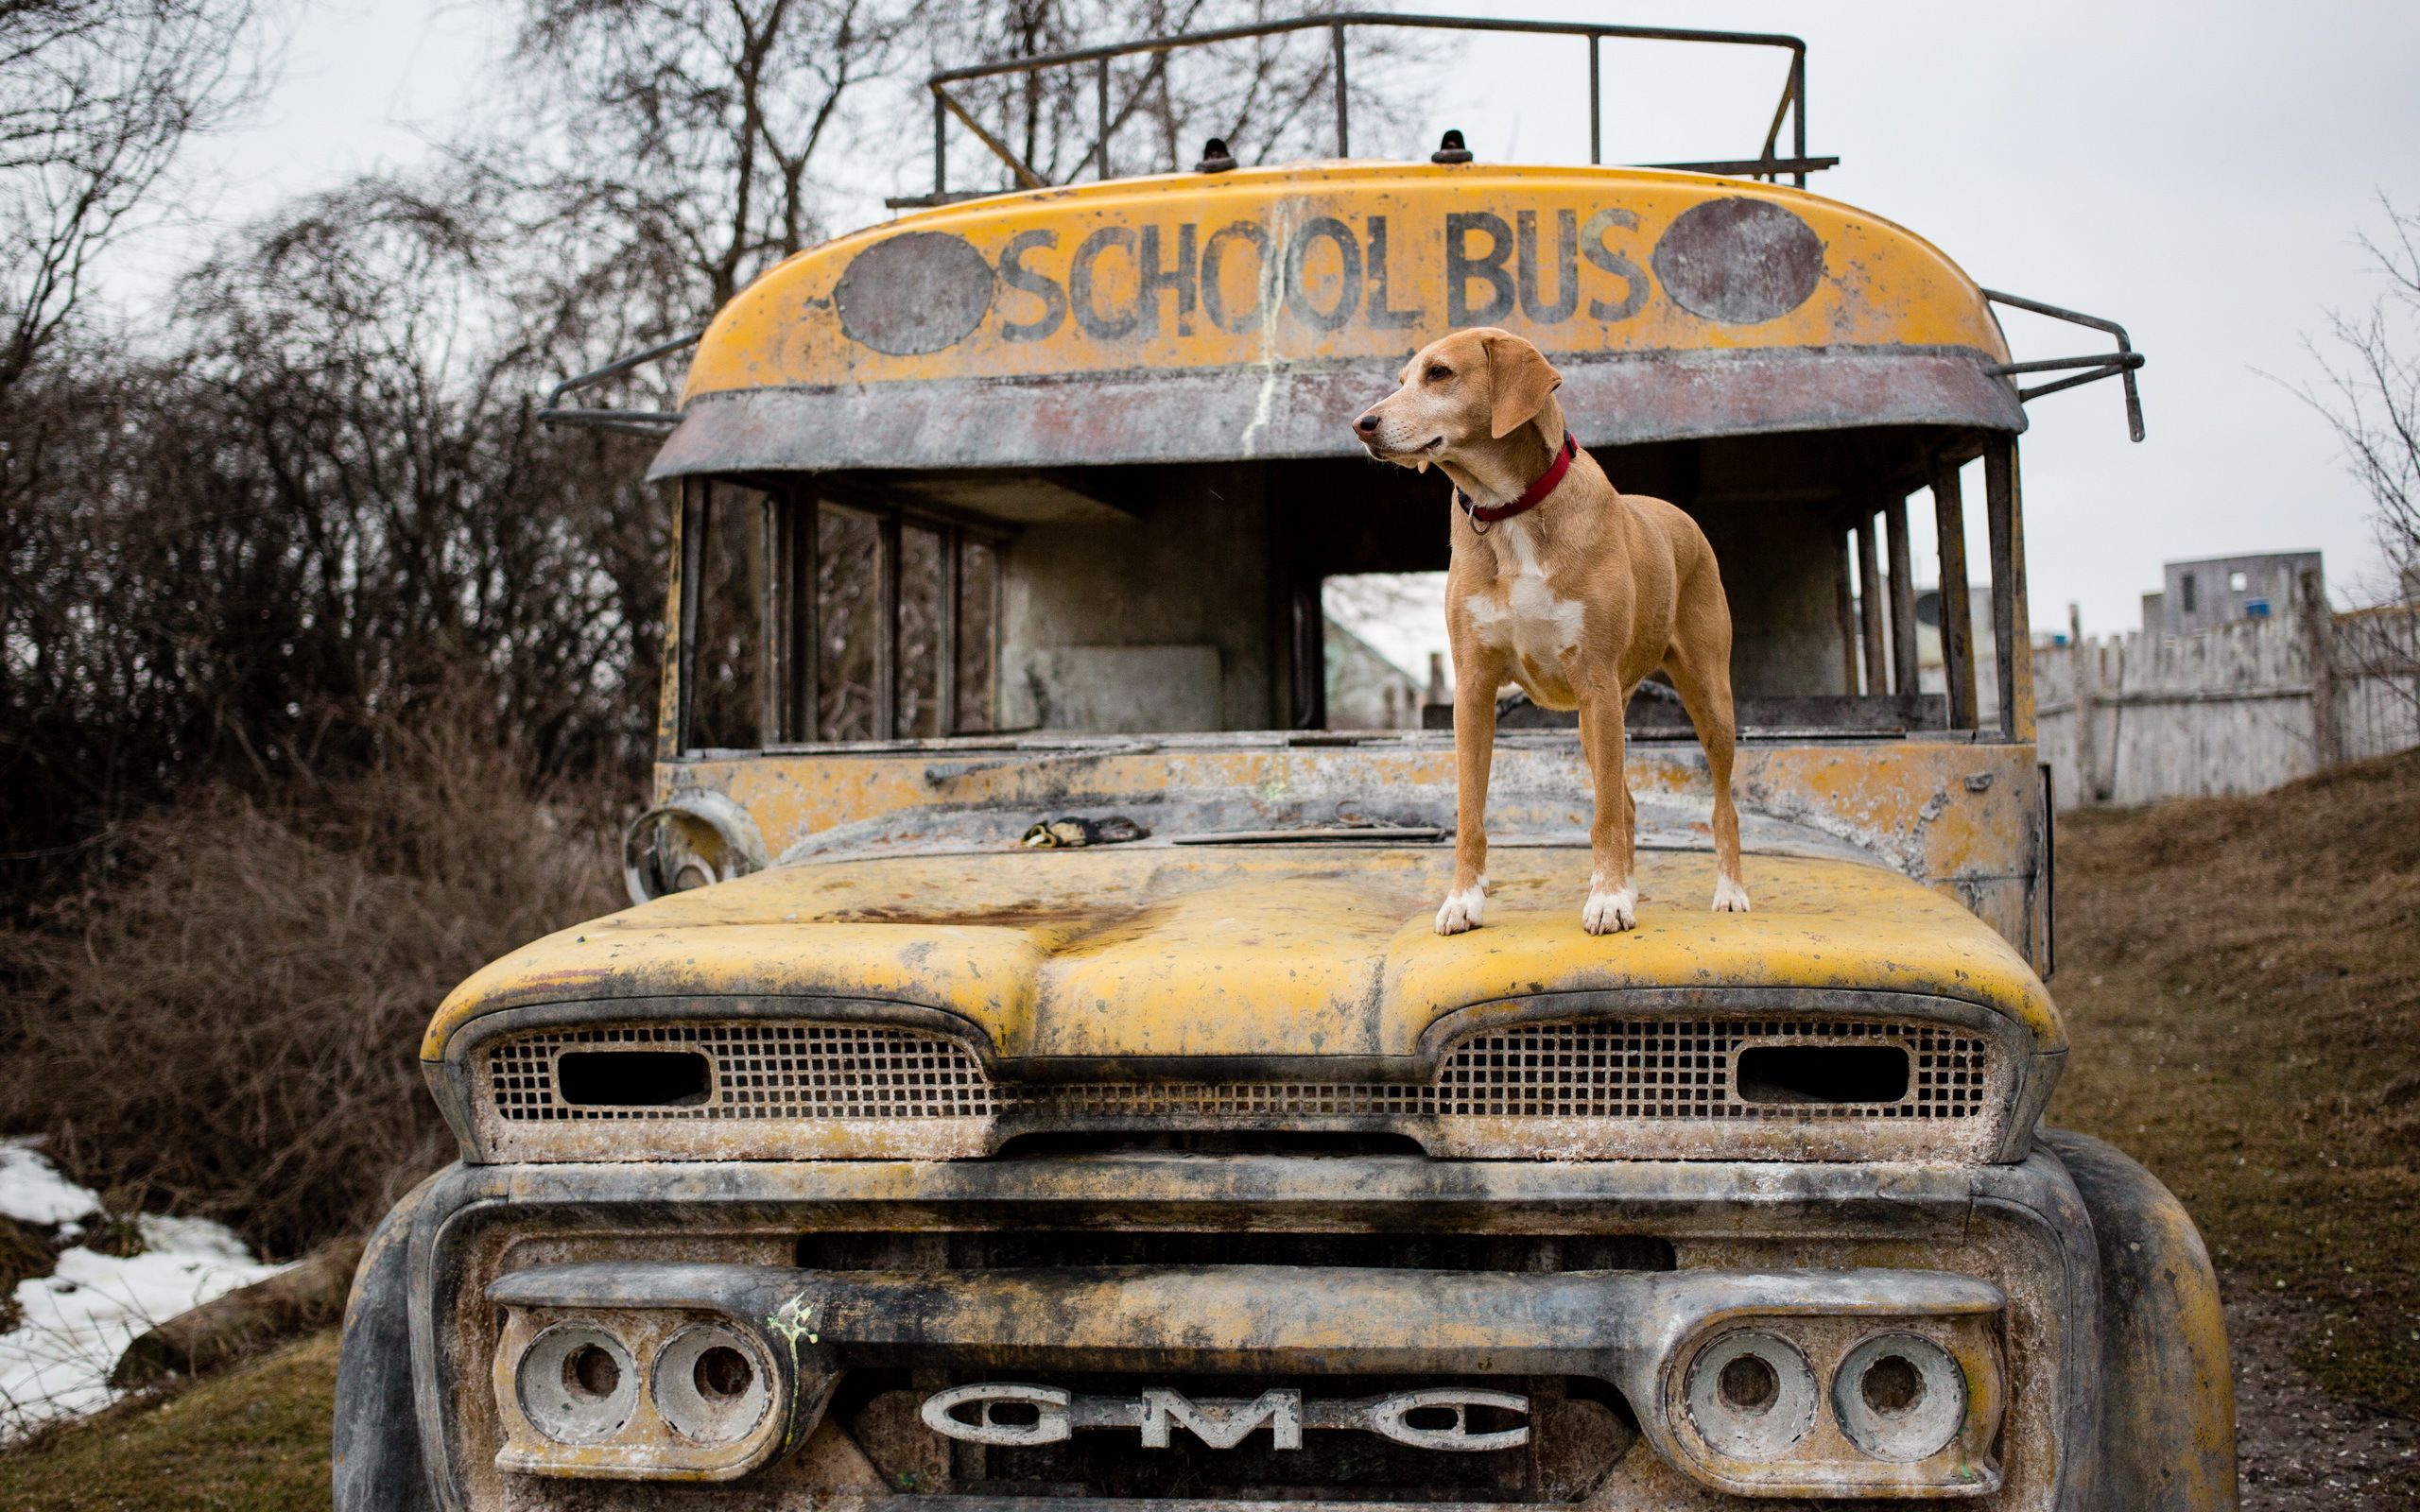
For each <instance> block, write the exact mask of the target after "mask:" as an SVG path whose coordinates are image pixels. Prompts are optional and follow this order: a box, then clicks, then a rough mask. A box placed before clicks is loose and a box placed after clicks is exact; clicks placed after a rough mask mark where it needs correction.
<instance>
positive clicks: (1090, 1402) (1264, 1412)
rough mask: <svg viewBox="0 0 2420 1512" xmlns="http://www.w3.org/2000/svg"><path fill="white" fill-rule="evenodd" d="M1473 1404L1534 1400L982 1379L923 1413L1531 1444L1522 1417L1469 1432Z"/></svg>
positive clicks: (1504, 1394)
mask: <svg viewBox="0 0 2420 1512" xmlns="http://www.w3.org/2000/svg"><path fill="white" fill-rule="evenodd" d="M1011 1402H1014V1403H1020V1404H1023V1405H1025V1406H1026V1407H1028V1408H1029V1409H1030V1410H1031V1411H1032V1412H1033V1413H1034V1414H1035V1417H1034V1420H1033V1421H1032V1422H1030V1423H1016V1422H999V1421H995V1420H994V1417H993V1412H992V1409H993V1407H994V1405H995V1404H1005V1403H1011ZM967 1406H973V1407H975V1408H976V1409H977V1417H976V1418H975V1419H974V1420H971V1421H970V1420H969V1419H967V1418H964V1417H959V1416H958V1415H957V1409H959V1408H960V1407H967ZM1474 1407H1491V1408H1495V1409H1498V1410H1501V1411H1504V1412H1511V1413H1519V1414H1522V1415H1524V1416H1526V1415H1527V1414H1528V1413H1529V1410H1530V1399H1529V1398H1527V1397H1522V1396H1515V1395H1514V1394H1513V1393H1511V1392H1509V1391H1483V1390H1478V1389H1477V1388H1473V1387H1466V1386H1443V1387H1436V1388H1432V1389H1429V1390H1426V1391H1399V1392H1396V1393H1394V1394H1393V1395H1392V1396H1385V1397H1364V1398H1361V1399H1359V1400H1353V1401H1305V1400H1304V1399H1303V1394H1302V1393H1301V1392H1300V1391H1297V1390H1294V1389H1292V1388H1291V1387H1283V1386H1281V1387H1278V1388H1275V1389H1273V1390H1270V1391H1264V1392H1262V1393H1261V1394H1260V1395H1259V1396H1258V1397H1256V1398H1253V1400H1249V1401H1247V1400H1242V1399H1241V1398H1203V1399H1202V1400H1199V1401H1196V1400H1193V1399H1191V1398H1188V1397H1186V1396H1185V1395H1184V1393H1183V1392H1180V1391H1171V1390H1169V1389H1167V1388H1166V1387H1162V1386H1153V1387H1149V1388H1146V1389H1145V1391H1144V1392H1143V1394H1142V1396H1141V1397H1140V1398H1139V1399H1137V1398H1132V1397H1087V1396H1083V1395H1080V1394H1078V1393H1072V1392H1067V1391H1063V1390H1061V1389H1060V1388H1058V1387H1056V1386H1032V1385H1018V1384H1015V1383H1007V1382H986V1383H982V1384H980V1385H972V1386H953V1387H952V1388H950V1389H949V1390H947V1391H943V1392H938V1393H936V1394H935V1395H933V1396H931V1397H929V1398H927V1399H925V1405H924V1410H923V1414H922V1416H923V1417H924V1419H925V1426H926V1427H927V1428H930V1429H931V1430H932V1431H933V1432H935V1433H937V1434H941V1435H944V1436H945V1437H949V1438H957V1439H962V1440H964V1441H965V1442H967V1443H970V1444H1004V1445H1017V1444H1056V1443H1059V1442H1061V1441H1063V1440H1064V1439H1065V1438H1066V1437H1067V1436H1068V1435H1070V1434H1071V1433H1072V1432H1073V1431H1074V1430H1076V1429H1079V1428H1134V1429H1140V1430H1141V1431H1142V1435H1143V1447H1144V1448H1146V1449H1167V1448H1168V1447H1169V1444H1170V1438H1169V1435H1171V1434H1172V1433H1173V1432H1174V1431H1175V1430H1177V1429H1183V1430H1184V1431H1185V1432H1186V1433H1189V1434H1191V1435H1194V1436H1195V1437H1197V1438H1199V1439H1201V1441H1202V1442H1203V1443H1204V1444H1207V1445H1208V1446H1210V1447H1211V1448H1212V1449H1234V1448H1236V1446H1237V1445H1239V1444H1241V1443H1242V1442H1243V1441H1244V1440H1245V1439H1246V1438H1247V1437H1249V1436H1250V1435H1252V1434H1253V1431H1255V1430H1256V1429H1259V1428H1261V1427H1263V1426H1264V1425H1265V1426H1266V1427H1267V1428H1268V1429H1269V1433H1270V1439H1271V1444H1272V1446H1273V1447H1274V1448H1277V1449H1300V1448H1302V1447H1303V1430H1304V1429H1305V1428H1325V1429H1348V1430H1358V1431H1360V1432H1363V1433H1372V1434H1376V1435H1379V1436H1380V1437H1382V1438H1389V1439H1392V1440H1393V1441H1394V1442H1396V1443H1398V1444H1406V1445H1409V1446H1410V1447H1412V1448H1414V1449H1433V1450H1442V1451H1444V1452H1449V1453H1462V1454H1479V1453H1485V1452H1489V1451H1491V1450H1498V1449H1517V1448H1519V1447H1520V1446H1521V1445H1523V1444H1526V1443H1528V1442H1529V1441H1530V1430H1529V1427H1528V1425H1526V1424H1524V1425H1523V1426H1521V1427H1518V1428H1506V1429H1499V1430H1496V1431H1495V1432H1491V1433H1475V1432H1473V1431H1472V1429H1471V1409H1472V1408H1474ZM1424 1410H1425V1411H1430V1412H1442V1413H1445V1414H1449V1415H1450V1417H1448V1419H1447V1421H1445V1422H1444V1423H1443V1424H1434V1425H1427V1426H1415V1425H1414V1424H1413V1423H1411V1422H1410V1421H1409V1418H1410V1416H1411V1415H1412V1414H1413V1413H1417V1412H1422V1411H1424Z"/></svg>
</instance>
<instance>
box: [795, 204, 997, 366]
mask: <svg viewBox="0 0 2420 1512" xmlns="http://www.w3.org/2000/svg"><path fill="white" fill-rule="evenodd" d="M832 297H833V301H834V302H835V303H837V304H838V306H839V308H840V329H841V330H843V331H846V332H847V333H848V334H849V336H850V339H852V340H854V341H856V342H859V343H861V344H863V345H865V346H869V347H872V348H873V350H874V351H876V352H889V353H890V354H891V355H892V356H894V357H914V356H920V355H922V354H923V353H925V352H941V351H944V350H946V349H947V348H950V347H954V346H956V345H958V344H959V342H961V341H963V340H965V339H966V338H967V336H969V335H972V334H973V333H974V330H975V328H976V327H977V326H978V325H980V324H982V323H983V314H984V312H985V311H987V310H989V309H991V307H992V265H991V264H989V263H987V262H985V261H984V260H983V254H982V253H981V252H978V251H977V250H976V249H974V247H973V246H971V245H970V244H969V243H968V242H967V241H966V239H965V238H964V237H962V236H952V235H950V234H949V233H948V232H938V231H911V232H903V233H901V234H899V235H897V236H890V237H886V238H885V239H883V240H882V241H879V242H876V243H874V244H873V246H872V247H869V248H867V249H865V250H864V251H862V252H859V253H858V254H857V255H856V257H854V258H852V259H850V261H849V269H848V271H847V272H845V273H842V274H841V275H840V283H839V286H838V288H836V289H834V290H833V291H832Z"/></svg>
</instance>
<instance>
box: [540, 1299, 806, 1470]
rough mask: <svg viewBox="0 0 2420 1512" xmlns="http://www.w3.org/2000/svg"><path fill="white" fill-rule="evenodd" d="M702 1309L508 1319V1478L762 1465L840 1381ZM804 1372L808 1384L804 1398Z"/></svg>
mask: <svg viewBox="0 0 2420 1512" xmlns="http://www.w3.org/2000/svg"><path fill="white" fill-rule="evenodd" d="M744 1316H745V1314H743V1315H742V1316H732V1315H729V1314H724V1315H719V1316H718V1315H716V1314H714V1313H713V1312H711V1311H708V1310H706V1309H702V1308H700V1307H697V1306H694V1305H685V1306H684V1305H679V1304H678V1303H676V1304H674V1305H661V1306H644V1305H641V1306H614V1305H611V1304H606V1305H596V1306H580V1305H577V1304H576V1302H575V1301H574V1299H572V1298H563V1299H562V1300H561V1301H560V1302H558V1303H552V1304H542V1305H538V1306H531V1307H511V1308H510V1309H509V1310H508V1313H507V1316H506V1320H505V1327H504V1331H503V1333H502V1336H501V1337H500V1338H499V1339H498V1340H497V1349H496V1359H495V1391H496V1404H497V1406H498V1407H499V1408H500V1409H501V1411H500V1414H499V1416H500V1417H501V1419H502V1427H503V1429H504V1447H503V1450H502V1452H499V1453H498V1454H497V1455H496V1466H497V1468H498V1469H506V1470H512V1471H517V1472H519V1473H521V1474H525V1475H572V1476H602V1477H608V1478H614V1479H627V1480H685V1481H723V1480H730V1479H732V1478H733V1477H735V1476H739V1475H745V1474H747V1473H749V1472H750V1471H752V1470H754V1469H760V1468H762V1467H763V1466H764V1465H765V1464H766V1463H767V1462H768V1461H769V1460H770V1459H771V1458H772V1456H773V1455H774V1454H775V1453H776V1452H778V1451H779V1450H780V1449H781V1448H782V1446H783V1444H784V1442H785V1431H786V1430H787V1428H789V1427H790V1426H791V1425H792V1424H793V1423H794V1421H796V1420H800V1419H799V1417H798V1415H799V1414H800V1413H801V1412H804V1414H805V1417H804V1420H805V1421H807V1422H810V1423H811V1422H812V1420H813V1417H814V1415H815V1414H817V1413H820V1412H821V1410H822V1395H823V1392H824V1390H825V1389H826V1388H828V1386H829V1384H830V1380H831V1374H830V1372H829V1371H825V1370H822V1369H820V1368H819V1367H818V1366H817V1359H816V1357H817V1356H818V1355H819V1353H820V1351H817V1350H815V1349H800V1350H799V1351H798V1355H797V1357H796V1358H797V1361H798V1362H799V1363H798V1364H796V1365H794V1364H793V1363H792V1357H791V1354H790V1351H789V1349H787V1346H786V1345H785V1344H784V1343H783V1342H781V1341H777V1340H773V1339H769V1338H768V1337H766V1336H764V1335H762V1334H760V1333H759V1332H757V1331H756V1330H755V1329H754V1328H752V1327H751V1326H750V1324H749V1323H748V1322H746V1321H743V1317H744ZM802 1372H803V1373H804V1375H805V1376H806V1377H807V1378H808V1388H807V1389H806V1390H804V1391H801V1390H799V1389H797V1382H798V1380H799V1379H800V1376H801V1374H802Z"/></svg>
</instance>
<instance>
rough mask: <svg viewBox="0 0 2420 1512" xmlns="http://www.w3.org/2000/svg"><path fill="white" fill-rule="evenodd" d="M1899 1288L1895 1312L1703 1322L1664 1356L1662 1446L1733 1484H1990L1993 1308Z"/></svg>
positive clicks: (1993, 1467) (1849, 1487) (1776, 1490)
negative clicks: (1933, 1301)
mask: <svg viewBox="0 0 2420 1512" xmlns="http://www.w3.org/2000/svg"><path fill="white" fill-rule="evenodd" d="M1907 1300H1908V1302H1909V1304H1910V1305H1909V1307H1908V1310H1907V1312H1906V1314H1902V1315H1899V1316H1890V1315H1887V1314H1886V1315H1884V1316H1875V1315H1872V1313H1870V1312H1869V1313H1868V1314H1867V1315H1864V1316H1859V1315H1857V1314H1846V1313H1839V1312H1834V1313H1822V1312H1813V1311H1810V1312H1809V1313H1807V1314H1804V1315H1789V1314H1787V1313H1781V1312H1775V1313H1772V1314H1766V1315H1763V1316H1757V1317H1753V1318H1741V1317H1737V1316H1736V1315H1735V1316H1734V1317H1732V1318H1731V1319H1729V1320H1727V1322H1725V1323H1720V1324H1717V1325H1716V1326H1714V1327H1712V1328H1710V1329H1708V1331H1707V1332H1705V1333H1704V1334H1703V1335H1702V1336H1701V1337H1700V1338H1699V1339H1698V1340H1697V1341H1695V1342H1693V1343H1689V1344H1685V1345H1684V1346H1683V1347H1682V1348H1681V1349H1677V1350H1676V1351H1674V1354H1673V1356H1672V1358H1671V1360H1670V1362H1669V1363H1668V1366H1667V1367H1666V1371H1665V1375H1664V1381H1665V1385H1664V1388H1663V1398H1664V1402H1665V1408H1664V1412H1663V1414H1662V1417H1663V1426H1664V1427H1665V1428H1666V1429H1668V1435H1667V1436H1666V1438H1665V1442H1666V1444H1667V1445H1668V1450H1669V1452H1671V1453H1672V1454H1673V1456H1674V1458H1675V1459H1676V1460H1677V1461H1679V1462H1681V1463H1682V1464H1683V1467H1684V1468H1685V1469H1688V1470H1689V1471H1690V1472H1691V1473H1692V1474H1694V1475H1696V1476H1698V1477H1699V1478H1700V1479H1702V1480H1703V1481H1705V1482H1707V1483H1709V1484H1711V1485H1713V1486H1719V1487H1720V1488H1721V1489H1723V1490H1726V1491H1730V1492H1732V1493H1734V1494H1735V1495H1740V1496H1802V1497H1804V1496H1822V1497H1836V1496H1867V1497H1875V1496H1979V1495H1982V1494H1984V1493H1986V1492H1989V1491H1993V1490H1997V1489H1998V1487H1999V1485H2000V1469H1999V1466H1998V1464H1997V1462H1996V1461H1995V1460H1994V1458H1993V1456H1992V1448H1993V1445H1994V1443H1995V1442H1996V1441H1997V1438H1998V1436H1999V1426H2000V1414H2001V1410H2002V1405H2003V1395H2004V1387H2003V1385H2002V1379H2003V1378H2002V1373H2001V1364H2000V1353H1999V1342H1998V1333H1997V1320H1996V1318H1995V1317H1993V1316H1992V1315H1991V1314H1988V1313H1984V1312H1982V1311H1979V1310H1976V1311H1968V1312H1964V1313H1963V1314H1960V1313H1947V1312H1930V1311H1929V1309H1927V1306H1926V1304H1925V1300H1924V1299H1921V1298H1918V1297H1912V1296H1910V1297H1909V1298H1908V1299H1907ZM1868 1305H1869V1307H1871V1304H1870V1303H1869V1304H1868ZM1893 1311H1895V1309H1893Z"/></svg>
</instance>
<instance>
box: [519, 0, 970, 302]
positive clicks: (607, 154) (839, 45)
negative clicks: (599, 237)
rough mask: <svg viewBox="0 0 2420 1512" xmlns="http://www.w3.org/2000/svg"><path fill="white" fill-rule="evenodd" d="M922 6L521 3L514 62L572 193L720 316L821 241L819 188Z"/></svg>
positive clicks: (855, 1)
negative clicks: (759, 277)
mask: <svg viewBox="0 0 2420 1512" xmlns="http://www.w3.org/2000/svg"><path fill="white" fill-rule="evenodd" d="M924 6H925V0H527V10H526V12H525V18H524V21H523V24H522V28H521V38H520V43H519V48H518V60H519V61H520V62H522V63H524V64H527V65H529V67H530V69H531V70H532V77H533V81H534V87H535V90H536V95H537V97H536V99H535V101H534V102H533V103H534V105H535V106H536V108H537V109H538V110H539V112H540V113H541V116H542V119H544V121H545V123H546V124H547V125H548V127H549V128H550V129H552V130H553V132H554V133H555V134H556V136H557V137H558V139H559V140H560V141H561V142H562V143H563V144H566V149H567V150H569V151H571V152H573V153H575V154H576V156H575V157H573V158H572V159H571V161H570V162H569V163H567V165H566V172H565V175H564V178H565V180H568V181H576V182H581V183H585V184H587V185H589V186H591V187H592V188H593V189H594V190H595V191H596V193H598V194H599V195H601V196H604V197H606V198H611V199H613V200H614V201H616V202H618V203H619V204H620V206H621V208H622V209H623V212H624V214H625V215H627V217H628V218H629V220H630V221H631V225H632V227H633V229H634V230H635V231H637V232H639V233H640V234H643V235H654V236H657V237H660V238H662V239H663V240H665V241H666V242H667V243H669V244H670V245H673V246H676V247H678V248H679V249H681V252H682V255H683V257H684V258H685V259H686V260H687V261H688V263H689V265H690V266H692V267H694V268H695V269H696V270H697V272H698V274H699V275H700V277H701V278H702V280H703V281H704V283H705V285H706V287H705V290H704V293H705V308H707V309H714V308H718V307H720V306H721V305H722V304H723V303H724V302H725V301H728V300H729V299H730V298H731V297H732V296H733V295H734V294H736V293H737V292H738V291H739V289H740V287H741V286H742V285H743V284H744V283H747V281H748V280H749V278H751V277H752V276H753V275H754V274H755V272H756V271H757V270H759V269H760V268H762V267H763V266H767V265H769V264H770V263H772V262H774V261H778V260H779V259H780V258H783V257H787V256H788V255H789V254H790V253H792V252H795V251H797V250H799V249H801V248H803V247H805V246H806V245H808V243H809V242H810V241H811V240H813V239H815V238H816V237H817V236H819V235H820V234H821V232H822V230H823V227H822V225H821V219H820V217H819V215H818V214H817V208H818V207H817V203H816V196H817V190H818V185H817V184H816V182H815V181H814V180H813V178H812V177H811V175H812V171H813V169H814V167H815V165H816V163H817V161H818V155H819V154H820V153H823V152H825V151H826V150H827V149H828V148H829V147H830V146H832V145H833V143H834V141H835V139H836V138H837V137H838V136H839V135H840V134H841V131H842V128H843V127H845V125H846V124H847V112H848V108H849V107H850V105H851V104H852V103H853V102H854V96H855V95H856V92H857V91H858V89H859V87H860V86H861V85H863V84H865V83H866V82H868V81H869V80H871V79H873V78H876V77H881V76H882V75H883V74H885V73H886V72H887V71H888V70H889V69H890V67H891V66H892V65H893V64H894V62H895V61H896V60H898V58H899V57H901V56H903V52H902V44H903V42H904V41H905V40H906V39H907V38H908V34H909V28H910V27H911V26H913V25H914V24H915V23H916V22H917V21H918V20H919V19H920V17H921V16H922V14H923V10H924Z"/></svg>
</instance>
